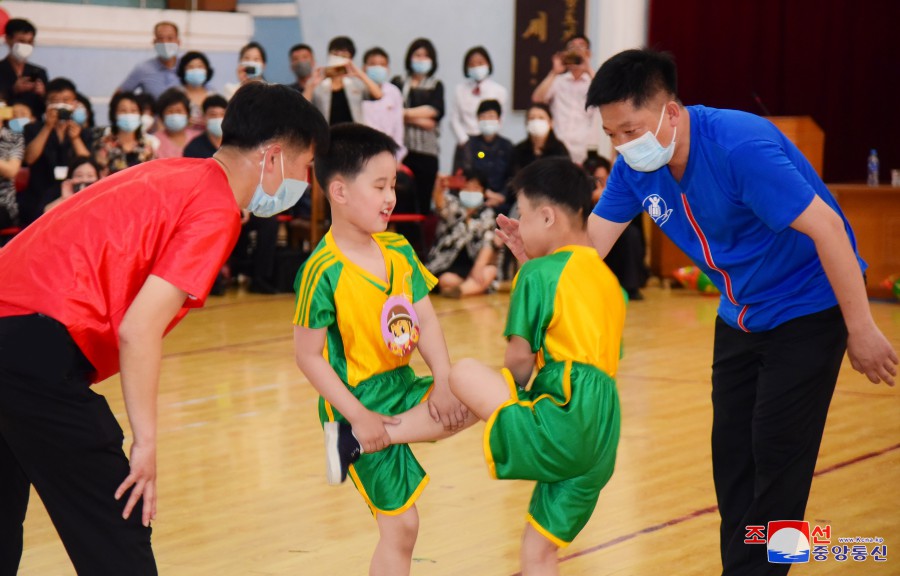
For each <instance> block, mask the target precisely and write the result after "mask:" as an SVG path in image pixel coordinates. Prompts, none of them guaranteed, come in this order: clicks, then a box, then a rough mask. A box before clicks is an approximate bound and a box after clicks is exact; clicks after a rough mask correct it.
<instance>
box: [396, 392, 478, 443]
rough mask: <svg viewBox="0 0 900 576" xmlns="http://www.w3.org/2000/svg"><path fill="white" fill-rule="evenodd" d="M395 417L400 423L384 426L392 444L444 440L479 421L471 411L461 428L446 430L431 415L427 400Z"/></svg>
mask: <svg viewBox="0 0 900 576" xmlns="http://www.w3.org/2000/svg"><path fill="white" fill-rule="evenodd" d="M395 417H396V418H399V419H400V423H399V424H385V426H384V428H385V430H387V432H388V435H390V437H391V444H414V443H416V442H433V441H435V440H443V439H444V438H449V437H450V436H453V435H454V434H456V433H457V432H459V431H460V430H463V429H465V428H468V427H469V426H471V425H472V424H474V423H476V422H478V417H477V416H475V415H474V414H472V413H471V412H469V414H468V416H466V420H465V422H464V423H463V426H462V427H461V428H458V429H456V430H446V429H445V428H444V425H443V424H441V422H439V421H438V422H435V421H434V418H432V417H431V413H430V412H429V411H428V404H427V403H426V402H423V403H421V404H419V405H418V406H416V407H414V408H411V409H409V410H407V411H406V412H403V413H402V414H397V415H395Z"/></svg>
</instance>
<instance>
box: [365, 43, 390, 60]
mask: <svg viewBox="0 0 900 576" xmlns="http://www.w3.org/2000/svg"><path fill="white" fill-rule="evenodd" d="M372 56H381V57H383V58H384V59H385V60H387V61H388V62H390V61H391V57H390V56H388V53H387V52H385V51H384V48H381V47H379V46H376V47H374V48H369V49H368V50H366V53H365V54H363V64H365V63H366V62H367V61H368V60H369V58H371V57H372Z"/></svg>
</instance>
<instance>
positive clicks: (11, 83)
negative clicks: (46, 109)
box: [0, 18, 47, 113]
mask: <svg viewBox="0 0 900 576" xmlns="http://www.w3.org/2000/svg"><path fill="white" fill-rule="evenodd" d="M5 34H6V45H7V46H8V47H9V54H8V55H7V56H6V58H4V59H3V60H0V100H2V101H4V102H7V103H9V101H10V100H12V99H13V98H14V97H15V96H18V95H20V94H26V93H33V94H36V95H37V96H38V97H40V98H42V99H43V98H44V96H45V95H46V87H47V70H45V69H44V68H42V67H41V66H38V65H36V64H32V63H30V62H28V58H29V57H30V56H31V52H32V51H33V50H34V38H35V36H37V28H35V27H34V24H32V23H31V22H29V21H28V20H23V19H21V18H12V19H11V20H9V21H8V22H7V23H6V30H5ZM41 113H43V110H41Z"/></svg>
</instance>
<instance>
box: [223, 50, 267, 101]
mask: <svg viewBox="0 0 900 576" xmlns="http://www.w3.org/2000/svg"><path fill="white" fill-rule="evenodd" d="M265 71H266V50H265V48H263V47H262V45H261V44H260V43H259V42H250V43H249V44H245V45H244V46H243V47H242V48H241V51H240V52H238V67H237V78H238V82H237V84H234V83H229V84H225V87H224V88H223V90H222V93H223V95H224V96H225V98H227V99H228V100H231V97H232V96H234V93H235V92H237V89H238V88H240V87H241V86H243V85H244V84H245V83H247V82H252V81H254V80H265V77H264V76H263V74H264V73H265Z"/></svg>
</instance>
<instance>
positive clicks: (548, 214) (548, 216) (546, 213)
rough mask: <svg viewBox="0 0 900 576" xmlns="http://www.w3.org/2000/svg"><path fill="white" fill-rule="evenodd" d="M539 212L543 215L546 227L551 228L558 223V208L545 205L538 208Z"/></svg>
mask: <svg viewBox="0 0 900 576" xmlns="http://www.w3.org/2000/svg"><path fill="white" fill-rule="evenodd" d="M538 213H539V214H540V215H541V218H542V219H543V220H544V227H545V228H549V227H551V226H553V224H555V223H556V210H554V209H553V207H552V206H548V205H546V204H545V205H543V206H541V207H540V208H538Z"/></svg>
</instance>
